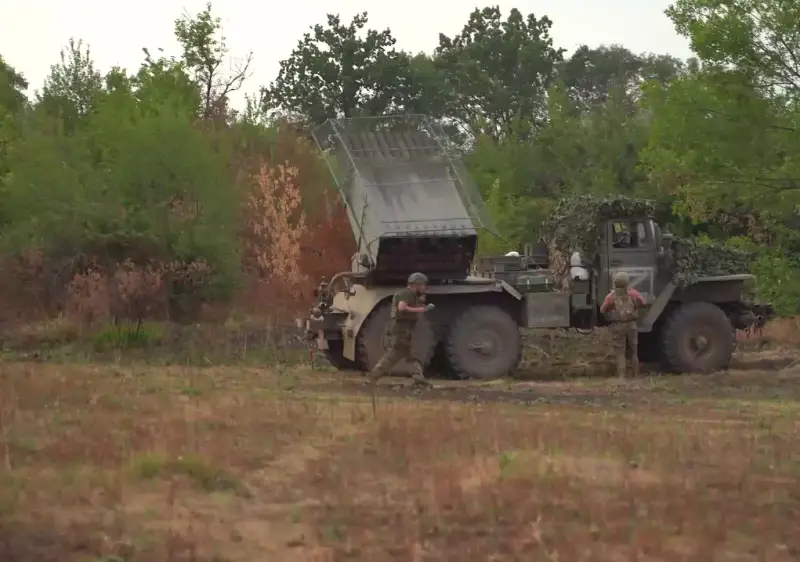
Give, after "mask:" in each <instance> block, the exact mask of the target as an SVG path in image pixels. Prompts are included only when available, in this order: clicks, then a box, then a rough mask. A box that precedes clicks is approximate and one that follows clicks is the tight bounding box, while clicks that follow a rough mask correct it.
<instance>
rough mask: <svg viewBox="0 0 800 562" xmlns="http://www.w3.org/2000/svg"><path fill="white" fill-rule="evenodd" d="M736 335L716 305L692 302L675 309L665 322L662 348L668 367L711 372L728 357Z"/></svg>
mask: <svg viewBox="0 0 800 562" xmlns="http://www.w3.org/2000/svg"><path fill="white" fill-rule="evenodd" d="M735 340H736V337H735V335H734V333H733V330H732V329H731V322H730V320H729V319H728V317H727V316H726V315H725V312H723V311H722V309H721V308H719V307H718V306H716V305H713V304H711V303H707V302H693V303H690V304H685V305H683V306H680V307H678V308H677V309H675V310H674V311H673V312H672V314H670V316H669V318H667V321H666V322H665V324H664V328H663V331H662V351H663V355H664V360H665V363H666V366H667V368H668V369H670V370H672V371H674V372H677V373H710V372H712V371H718V370H720V369H725V368H726V367H727V366H728V365H729V364H730V361H731V355H732V354H733V348H734V344H735Z"/></svg>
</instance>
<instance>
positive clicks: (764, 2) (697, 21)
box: [666, 0, 800, 96]
mask: <svg viewBox="0 0 800 562" xmlns="http://www.w3.org/2000/svg"><path fill="white" fill-rule="evenodd" d="M666 13H667V15H668V16H669V17H670V19H672V21H673V22H674V23H675V27H676V29H677V30H678V32H679V33H681V34H682V35H684V36H685V37H688V38H689V40H690V41H691V45H692V49H693V50H694V51H695V52H696V53H697V56H698V57H699V58H700V59H701V60H702V61H703V62H704V63H706V64H708V65H712V66H714V67H715V68H718V69H734V68H735V69H737V70H738V71H740V72H742V73H744V74H745V75H747V76H748V77H750V79H751V80H752V83H753V85H754V86H755V87H758V88H763V89H765V90H768V91H770V92H772V93H781V94H783V93H785V94H791V95H793V96H794V95H797V92H798V88H800V33H798V30H797V22H798V21H800V2H798V1H797V0H783V1H778V2H775V1H768V0H677V1H676V2H675V3H674V4H673V5H672V6H670V7H669V9H667V12H666Z"/></svg>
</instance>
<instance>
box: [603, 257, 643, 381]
mask: <svg viewBox="0 0 800 562" xmlns="http://www.w3.org/2000/svg"><path fill="white" fill-rule="evenodd" d="M629 283H630V282H629V279H628V274H627V273H625V272H624V271H620V272H617V273H616V274H615V275H614V290H613V291H611V292H610V293H609V294H608V295H607V296H606V298H605V300H603V304H601V305H600V312H602V313H603V314H609V315H610V317H611V318H610V319H611V322H612V324H611V331H612V337H613V338H614V354H615V355H616V358H617V374H618V375H619V377H620V378H625V363H626V359H627V360H628V361H629V362H630V366H631V371H632V373H633V376H634V377H635V376H637V375H638V374H639V355H638V339H639V334H638V332H637V330H636V322H637V320H638V318H639V309H640V308H641V307H643V306H645V302H644V297H642V295H641V293H639V291H637V290H636V289H634V288H631V287H629V286H628V285H629Z"/></svg>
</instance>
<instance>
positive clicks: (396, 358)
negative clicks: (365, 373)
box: [370, 337, 427, 384]
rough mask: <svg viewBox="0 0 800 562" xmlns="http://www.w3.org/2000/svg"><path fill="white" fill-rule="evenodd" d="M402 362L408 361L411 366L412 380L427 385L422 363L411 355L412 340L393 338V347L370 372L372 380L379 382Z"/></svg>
mask: <svg viewBox="0 0 800 562" xmlns="http://www.w3.org/2000/svg"><path fill="white" fill-rule="evenodd" d="M401 361H407V362H408V363H409V365H411V378H412V379H414V381H415V382H418V383H423V384H424V383H427V381H426V380H425V375H424V374H423V372H422V363H421V362H420V361H419V359H417V358H416V357H414V356H412V355H411V339H410V338H408V339H407V338H397V337H394V338H392V345H391V346H390V347H389V349H387V350H386V352H385V353H384V354H383V357H381V358H380V360H379V361H378V363H377V364H376V365H375V367H373V369H372V371H371V372H370V379H372V381H373V382H377V381H378V380H379V379H380V378H381V377H385V376H388V375H389V372H390V371H391V370H392V368H393V367H395V366H396V365H397V364H398V363H400V362H401Z"/></svg>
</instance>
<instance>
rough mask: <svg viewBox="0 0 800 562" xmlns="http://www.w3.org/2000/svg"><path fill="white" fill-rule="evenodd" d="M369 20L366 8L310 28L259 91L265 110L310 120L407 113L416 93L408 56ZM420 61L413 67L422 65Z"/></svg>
mask: <svg viewBox="0 0 800 562" xmlns="http://www.w3.org/2000/svg"><path fill="white" fill-rule="evenodd" d="M367 23H368V18H367V12H363V13H361V14H358V15H356V16H355V17H354V18H353V19H352V21H350V23H344V22H342V19H341V18H340V17H339V15H336V14H328V17H327V22H326V25H322V24H318V25H315V26H314V27H312V28H311V32H310V33H306V34H305V35H304V36H303V38H302V39H301V40H300V41H299V42H298V43H297V46H296V47H295V49H294V50H293V51H292V53H291V55H290V56H289V58H287V59H285V60H283V61H281V63H280V71H279V73H278V77H277V78H276V79H275V81H274V82H272V84H270V85H269V87H266V88H264V89H263V90H262V103H263V105H264V107H265V109H267V110H278V111H280V112H282V113H283V114H285V115H288V116H297V117H302V118H304V119H306V120H308V121H310V122H311V123H321V122H323V121H325V120H326V119H330V118H334V117H355V116H359V115H383V114H387V113H398V112H403V111H405V109H406V108H407V106H408V105H409V103H408V102H409V100H413V99H415V98H418V97H419V93H418V91H419V87H418V85H417V83H416V82H415V81H414V79H413V75H412V72H411V57H410V56H409V55H408V54H407V53H404V52H402V51H398V50H397V49H395V46H394V45H395V43H396V40H395V38H394V37H393V36H392V32H391V31H390V30H389V29H384V30H382V31H379V30H375V29H369V28H367ZM424 63H425V61H424V60H420V61H418V62H417V66H419V67H422V68H423V69H424Z"/></svg>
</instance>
